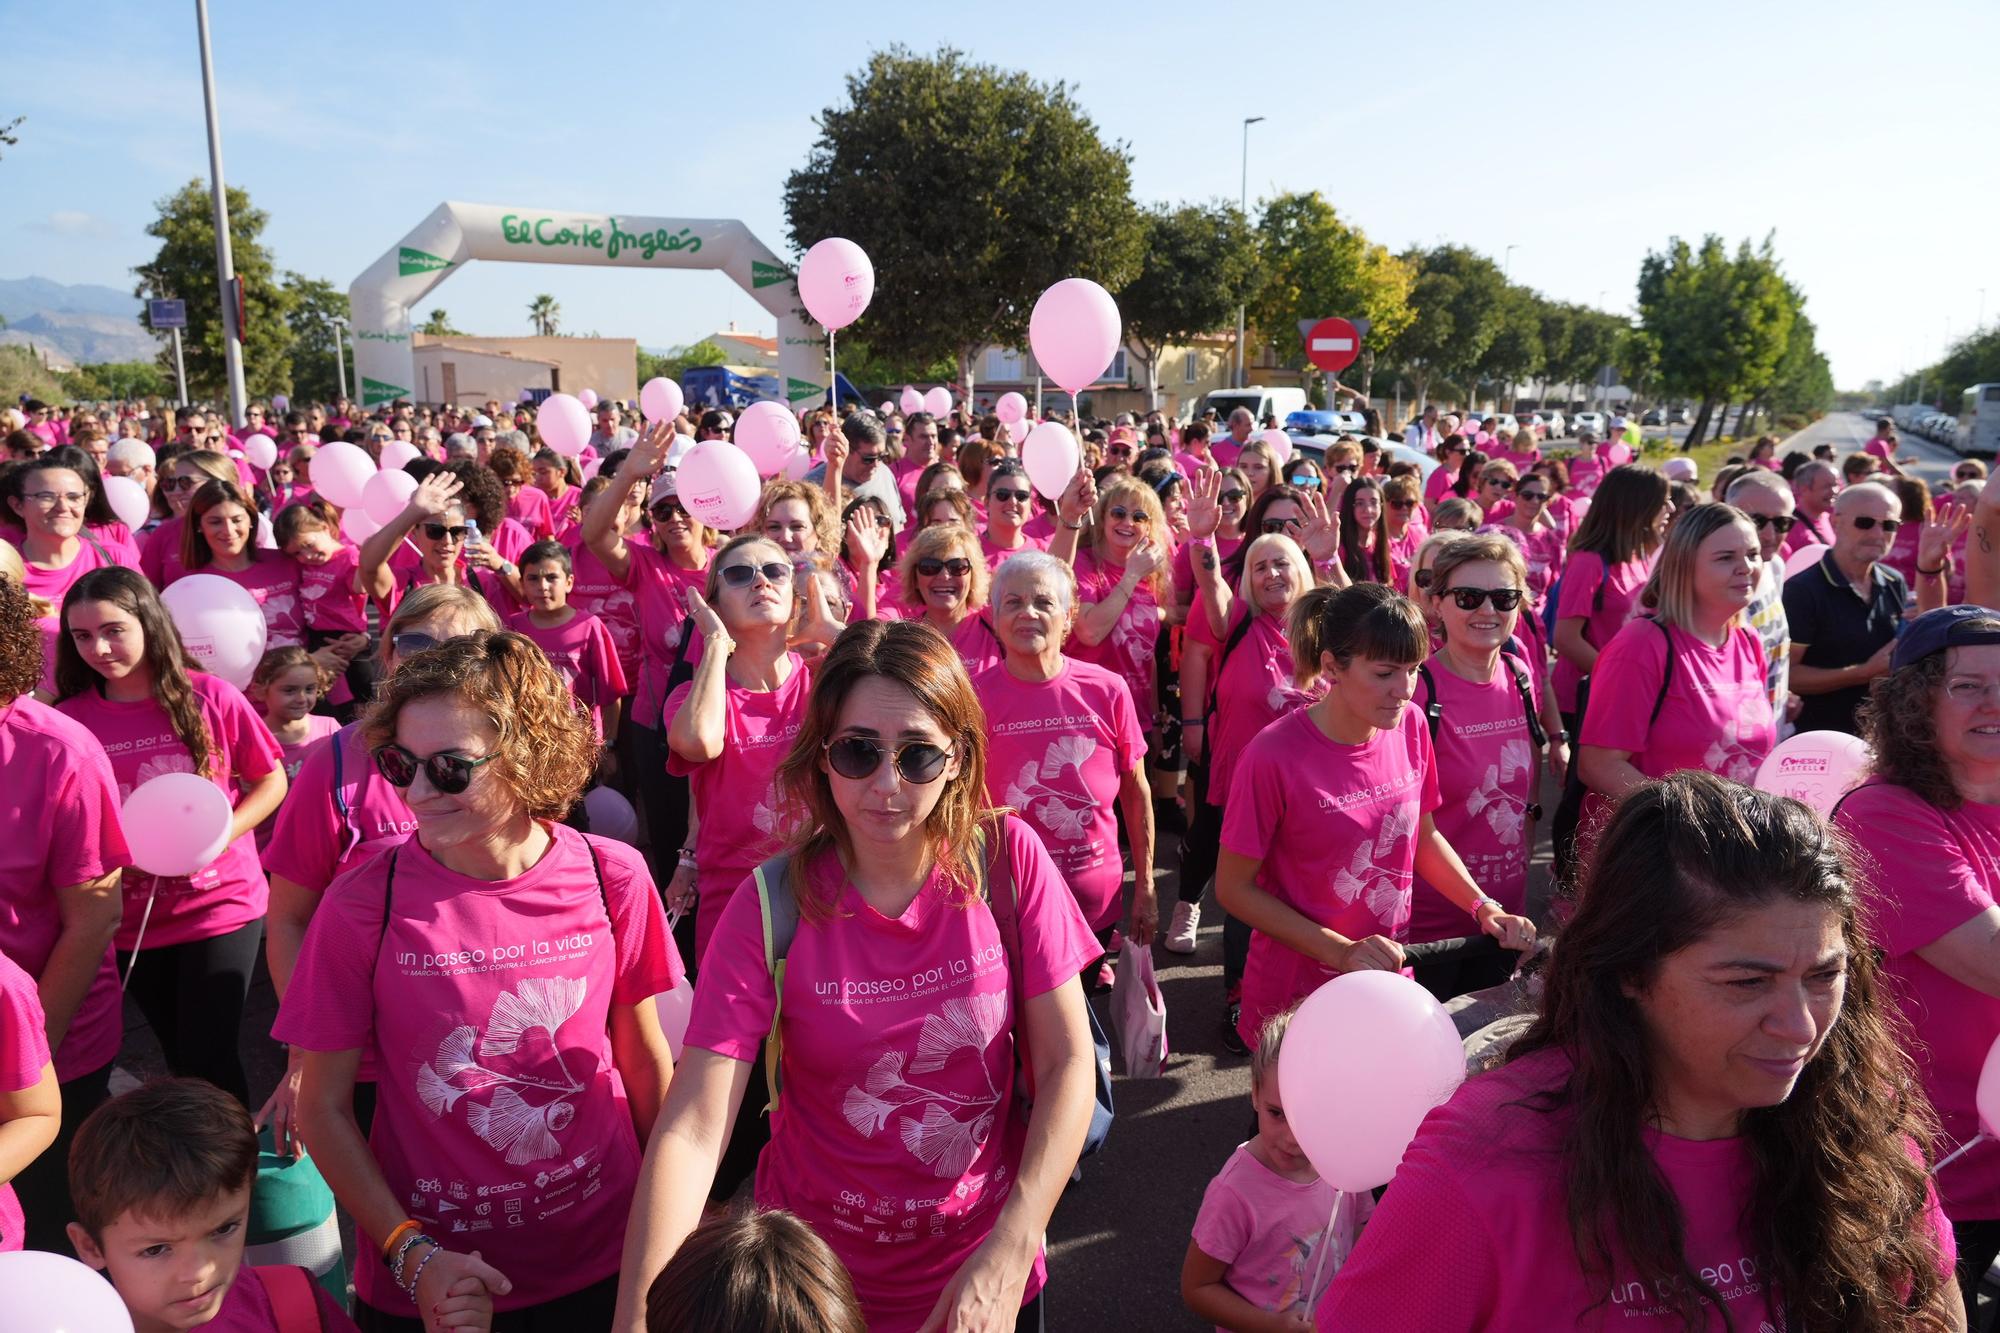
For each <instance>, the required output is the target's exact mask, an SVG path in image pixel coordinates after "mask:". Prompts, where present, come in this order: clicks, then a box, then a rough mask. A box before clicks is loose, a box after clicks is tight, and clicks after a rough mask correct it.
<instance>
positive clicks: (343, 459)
mask: <svg viewBox="0 0 2000 1333" xmlns="http://www.w3.org/2000/svg"><path fill="white" fill-rule="evenodd" d="M374 475H375V460H374V459H372V458H370V457H369V456H368V451H367V450H366V449H363V448H362V447H361V446H360V445H358V444H349V443H347V441H345V440H335V441H334V442H333V443H332V444H322V445H321V446H320V447H319V452H317V453H315V454H314V455H313V461H312V483H313V490H315V491H317V492H318V493H319V494H321V495H324V496H325V497H326V498H327V499H328V500H331V501H332V502H333V503H334V504H335V505H338V506H339V507H340V508H342V509H352V508H354V506H356V505H358V504H360V503H361V488H362V487H363V486H366V485H367V484H368V479H369V478H370V477H372V476H374Z"/></svg>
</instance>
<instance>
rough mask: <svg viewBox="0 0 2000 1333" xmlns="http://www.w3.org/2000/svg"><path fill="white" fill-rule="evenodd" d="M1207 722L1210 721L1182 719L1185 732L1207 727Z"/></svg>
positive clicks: (1197, 718) (1182, 727) (1194, 718)
mask: <svg viewBox="0 0 2000 1333" xmlns="http://www.w3.org/2000/svg"><path fill="white" fill-rule="evenodd" d="M1207 722H1208V719H1207V718H1205V717H1184V718H1182V719H1181V729H1182V730H1183V731H1185V730H1186V729H1187V728H1189V727H1199V726H1205V725H1207Z"/></svg>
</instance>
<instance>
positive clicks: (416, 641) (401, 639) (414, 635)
mask: <svg viewBox="0 0 2000 1333" xmlns="http://www.w3.org/2000/svg"><path fill="white" fill-rule="evenodd" d="M442 642H443V640H442V639H439V638H437V637H436V636H435V635H430V634H425V633H424V632H423V631H421V630H405V631H404V632H403V633H401V634H398V635H396V636H395V637H394V638H392V639H390V640H389V645H390V647H392V648H394V649H395V650H396V656H398V657H412V656H414V655H416V654H417V653H420V652H422V651H423V650H424V649H426V648H435V647H437V646H438V644H440V643H442Z"/></svg>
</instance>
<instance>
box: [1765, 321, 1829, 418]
mask: <svg viewBox="0 0 2000 1333" xmlns="http://www.w3.org/2000/svg"><path fill="white" fill-rule="evenodd" d="M1794 296H1795V298H1796V303H1797V306H1798V313H1797V314H1795V315H1793V317H1792V328H1791V332H1790V334H1789V335H1788V336H1787V337H1786V338H1785V350H1784V353H1783V354H1782V355H1781V356H1779V358H1778V364H1777V366H1776V368H1775V369H1774V370H1773V371H1772V375H1771V385H1770V387H1769V388H1768V389H1766V390H1765V392H1764V401H1765V403H1766V404H1767V405H1768V406H1769V407H1770V409H1771V410H1772V411H1773V412H1775V413H1777V414H1779V415H1780V416H1815V415H1817V414H1819V413H1821V412H1824V411H1826V410H1827V409H1828V408H1829V407H1832V406H1833V369H1832V367H1830V366H1829V365H1828V364H1827V360H1826V356H1825V354H1824V353H1822V352H1821V351H1820V350H1819V345H1818V334H1819V331H1818V329H1817V328H1815V327H1814V325H1813V322H1812V320H1810V319H1808V318H1807V317H1806V313H1805V298H1804V297H1803V296H1800V295H1798V294H1797V293H1796V291H1795V292H1794Z"/></svg>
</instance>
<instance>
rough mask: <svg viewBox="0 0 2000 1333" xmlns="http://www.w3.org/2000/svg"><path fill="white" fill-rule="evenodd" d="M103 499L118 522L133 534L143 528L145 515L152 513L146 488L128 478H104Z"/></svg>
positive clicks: (150, 501) (150, 500)
mask: <svg viewBox="0 0 2000 1333" xmlns="http://www.w3.org/2000/svg"><path fill="white" fill-rule="evenodd" d="M104 499H105V501H106V502H107V503H108V504H109V505H110V506H111V512H112V513H114V514H116V515H118V521H119V522H120V523H123V524H124V525H125V526H126V527H128V528H130V529H132V531H134V532H137V531H138V530H139V529H140V528H142V527H144V526H145V523H146V517H147V515H149V514H151V513H152V512H153V501H152V499H151V498H150V497H149V496H148V495H147V494H146V488H145V487H144V486H141V485H140V484H139V483H138V482H136V481H134V480H132V479H131V478H130V477H106V478H104Z"/></svg>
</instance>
